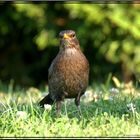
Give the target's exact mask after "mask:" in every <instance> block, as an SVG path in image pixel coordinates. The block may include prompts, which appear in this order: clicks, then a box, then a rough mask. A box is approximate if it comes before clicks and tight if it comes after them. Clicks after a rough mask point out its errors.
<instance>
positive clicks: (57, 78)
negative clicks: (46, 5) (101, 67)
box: [39, 30, 89, 115]
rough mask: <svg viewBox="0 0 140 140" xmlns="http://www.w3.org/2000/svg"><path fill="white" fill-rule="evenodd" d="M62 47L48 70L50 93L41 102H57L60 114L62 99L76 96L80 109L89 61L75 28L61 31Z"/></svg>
mask: <svg viewBox="0 0 140 140" xmlns="http://www.w3.org/2000/svg"><path fill="white" fill-rule="evenodd" d="M59 37H60V48H59V52H58V54H57V56H56V57H55V59H54V60H53V62H52V64H51V66H50V68H49V71H48V88H49V94H48V95H47V96H46V97H44V98H43V99H42V100H41V101H40V102H39V104H40V105H41V106H42V107H43V106H44V104H53V103H54V102H55V103H56V108H57V114H58V115H59V114H60V110H61V101H64V99H65V98H75V104H76V106H77V107H78V110H79V111H80V113H81V110H80V97H81V96H82V95H83V94H84V92H85V90H86V88H87V86H88V78H89V63H88V60H87V59H86V57H85V56H84V54H83V53H82V51H81V49H80V46H79V42H78V40H77V38H76V34H75V32H74V31H73V30H65V31H61V32H60V33H59Z"/></svg>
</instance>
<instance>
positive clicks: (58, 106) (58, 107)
mask: <svg viewBox="0 0 140 140" xmlns="http://www.w3.org/2000/svg"><path fill="white" fill-rule="evenodd" d="M56 110H57V113H56V114H57V116H60V111H61V101H56Z"/></svg>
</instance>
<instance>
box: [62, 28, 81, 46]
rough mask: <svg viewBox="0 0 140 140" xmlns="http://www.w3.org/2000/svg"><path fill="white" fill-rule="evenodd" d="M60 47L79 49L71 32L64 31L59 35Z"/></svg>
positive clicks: (74, 35)
mask: <svg viewBox="0 0 140 140" xmlns="http://www.w3.org/2000/svg"><path fill="white" fill-rule="evenodd" d="M59 37H60V47H62V48H79V42H78V40H77V38H76V34H75V32H74V31H73V30H64V31H61V32H60V33H59Z"/></svg>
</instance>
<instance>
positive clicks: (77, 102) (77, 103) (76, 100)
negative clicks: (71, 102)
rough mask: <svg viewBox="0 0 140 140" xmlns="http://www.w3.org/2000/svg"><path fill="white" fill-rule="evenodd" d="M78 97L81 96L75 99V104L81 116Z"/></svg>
mask: <svg viewBox="0 0 140 140" xmlns="http://www.w3.org/2000/svg"><path fill="white" fill-rule="evenodd" d="M80 97H81V94H80V93H79V94H78V96H77V97H76V98H75V104H76V106H77V108H78V112H79V114H80V115H82V112H81V108H80Z"/></svg>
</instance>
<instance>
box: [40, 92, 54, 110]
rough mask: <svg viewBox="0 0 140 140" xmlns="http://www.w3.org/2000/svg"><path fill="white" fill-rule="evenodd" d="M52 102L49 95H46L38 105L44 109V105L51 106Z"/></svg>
mask: <svg viewBox="0 0 140 140" xmlns="http://www.w3.org/2000/svg"><path fill="white" fill-rule="evenodd" d="M53 102H54V101H53V100H52V99H51V98H50V95H49V94H48V95H47V96H45V97H44V98H43V99H42V100H41V101H40V102H39V105H40V106H41V107H44V104H50V105H52V104H53Z"/></svg>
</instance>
